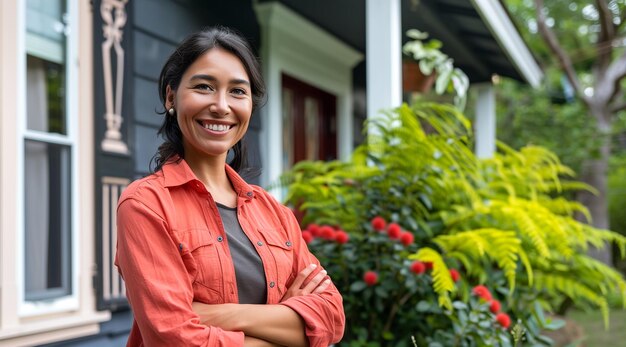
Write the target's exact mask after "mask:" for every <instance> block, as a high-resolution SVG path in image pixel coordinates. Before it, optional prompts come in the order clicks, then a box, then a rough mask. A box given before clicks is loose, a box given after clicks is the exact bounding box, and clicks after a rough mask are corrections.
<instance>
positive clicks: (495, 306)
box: [489, 300, 500, 314]
mask: <svg viewBox="0 0 626 347" xmlns="http://www.w3.org/2000/svg"><path fill="white" fill-rule="evenodd" d="M489 310H490V311H491V313H493V314H497V313H498V312H500V301H498V300H492V301H491V304H489Z"/></svg>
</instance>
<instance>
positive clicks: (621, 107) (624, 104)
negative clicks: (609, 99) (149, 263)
mask: <svg viewBox="0 0 626 347" xmlns="http://www.w3.org/2000/svg"><path fill="white" fill-rule="evenodd" d="M620 111H626V101H625V102H622V103H620V104H617V105H614V106H613V107H611V113H613V114H615V113H617V112H620Z"/></svg>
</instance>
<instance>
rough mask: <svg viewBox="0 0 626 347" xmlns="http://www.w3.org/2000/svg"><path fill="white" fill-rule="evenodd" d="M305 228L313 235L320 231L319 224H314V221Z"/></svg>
mask: <svg viewBox="0 0 626 347" xmlns="http://www.w3.org/2000/svg"><path fill="white" fill-rule="evenodd" d="M306 230H308V231H310V232H311V234H312V235H313V236H319V234H318V233H319V232H320V226H319V225H317V224H314V223H313V224H309V225H308V226H307V227H306Z"/></svg>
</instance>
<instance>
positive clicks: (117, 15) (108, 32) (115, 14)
mask: <svg viewBox="0 0 626 347" xmlns="http://www.w3.org/2000/svg"><path fill="white" fill-rule="evenodd" d="M127 2H128V0H102V3H101V5H100V14H101V16H102V20H103V21H104V24H103V25H102V30H103V36H104V42H102V68H103V71H104V97H105V114H104V119H105V120H106V127H107V130H106V132H105V134H104V139H102V143H101V146H102V150H103V151H106V152H113V153H120V154H128V146H127V145H126V143H124V141H123V139H122V133H121V131H120V130H121V128H122V122H123V121H124V119H123V117H122V95H123V94H122V89H123V88H122V87H123V85H124V48H123V47H122V36H123V33H124V25H125V24H126V9H125V6H126V3H127ZM112 48H113V50H114V51H113V52H112ZM112 53H114V54H115V58H116V59H115V62H116V66H117V73H116V74H115V76H113V72H112V70H113V68H112V66H113V61H112V60H111V59H112ZM114 78H115V88H114V83H113V79H114Z"/></svg>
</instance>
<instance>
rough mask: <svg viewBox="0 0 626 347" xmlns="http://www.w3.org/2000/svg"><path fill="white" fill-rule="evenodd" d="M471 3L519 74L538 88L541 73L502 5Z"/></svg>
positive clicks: (479, 0) (495, 1)
mask: <svg viewBox="0 0 626 347" xmlns="http://www.w3.org/2000/svg"><path fill="white" fill-rule="evenodd" d="M471 2H472V3H473V5H474V8H475V9H476V10H477V11H478V13H479V14H480V16H481V17H482V19H483V22H485V24H487V27H488V28H489V30H491V33H492V35H494V37H495V38H496V40H497V41H498V43H499V44H500V47H502V48H503V49H504V51H505V53H506V55H507V56H508V57H509V58H510V59H511V61H512V62H513V65H515V67H516V68H517V70H518V71H519V72H520V74H521V75H522V76H523V77H524V79H525V80H526V81H527V82H528V83H529V84H530V85H531V86H533V87H535V88H536V87H538V86H539V84H540V83H541V80H542V79H543V71H542V70H541V68H540V67H539V65H538V64H537V62H536V60H535V57H534V56H533V55H532V53H531V52H530V50H529V49H528V46H527V45H526V43H525V42H524V40H523V39H522V37H521V35H520V33H519V32H518V31H517V28H515V25H513V22H511V19H510V18H509V15H508V14H507V12H506V11H505V10H504V8H503V7H502V3H501V2H500V1H499V0H471Z"/></svg>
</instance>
